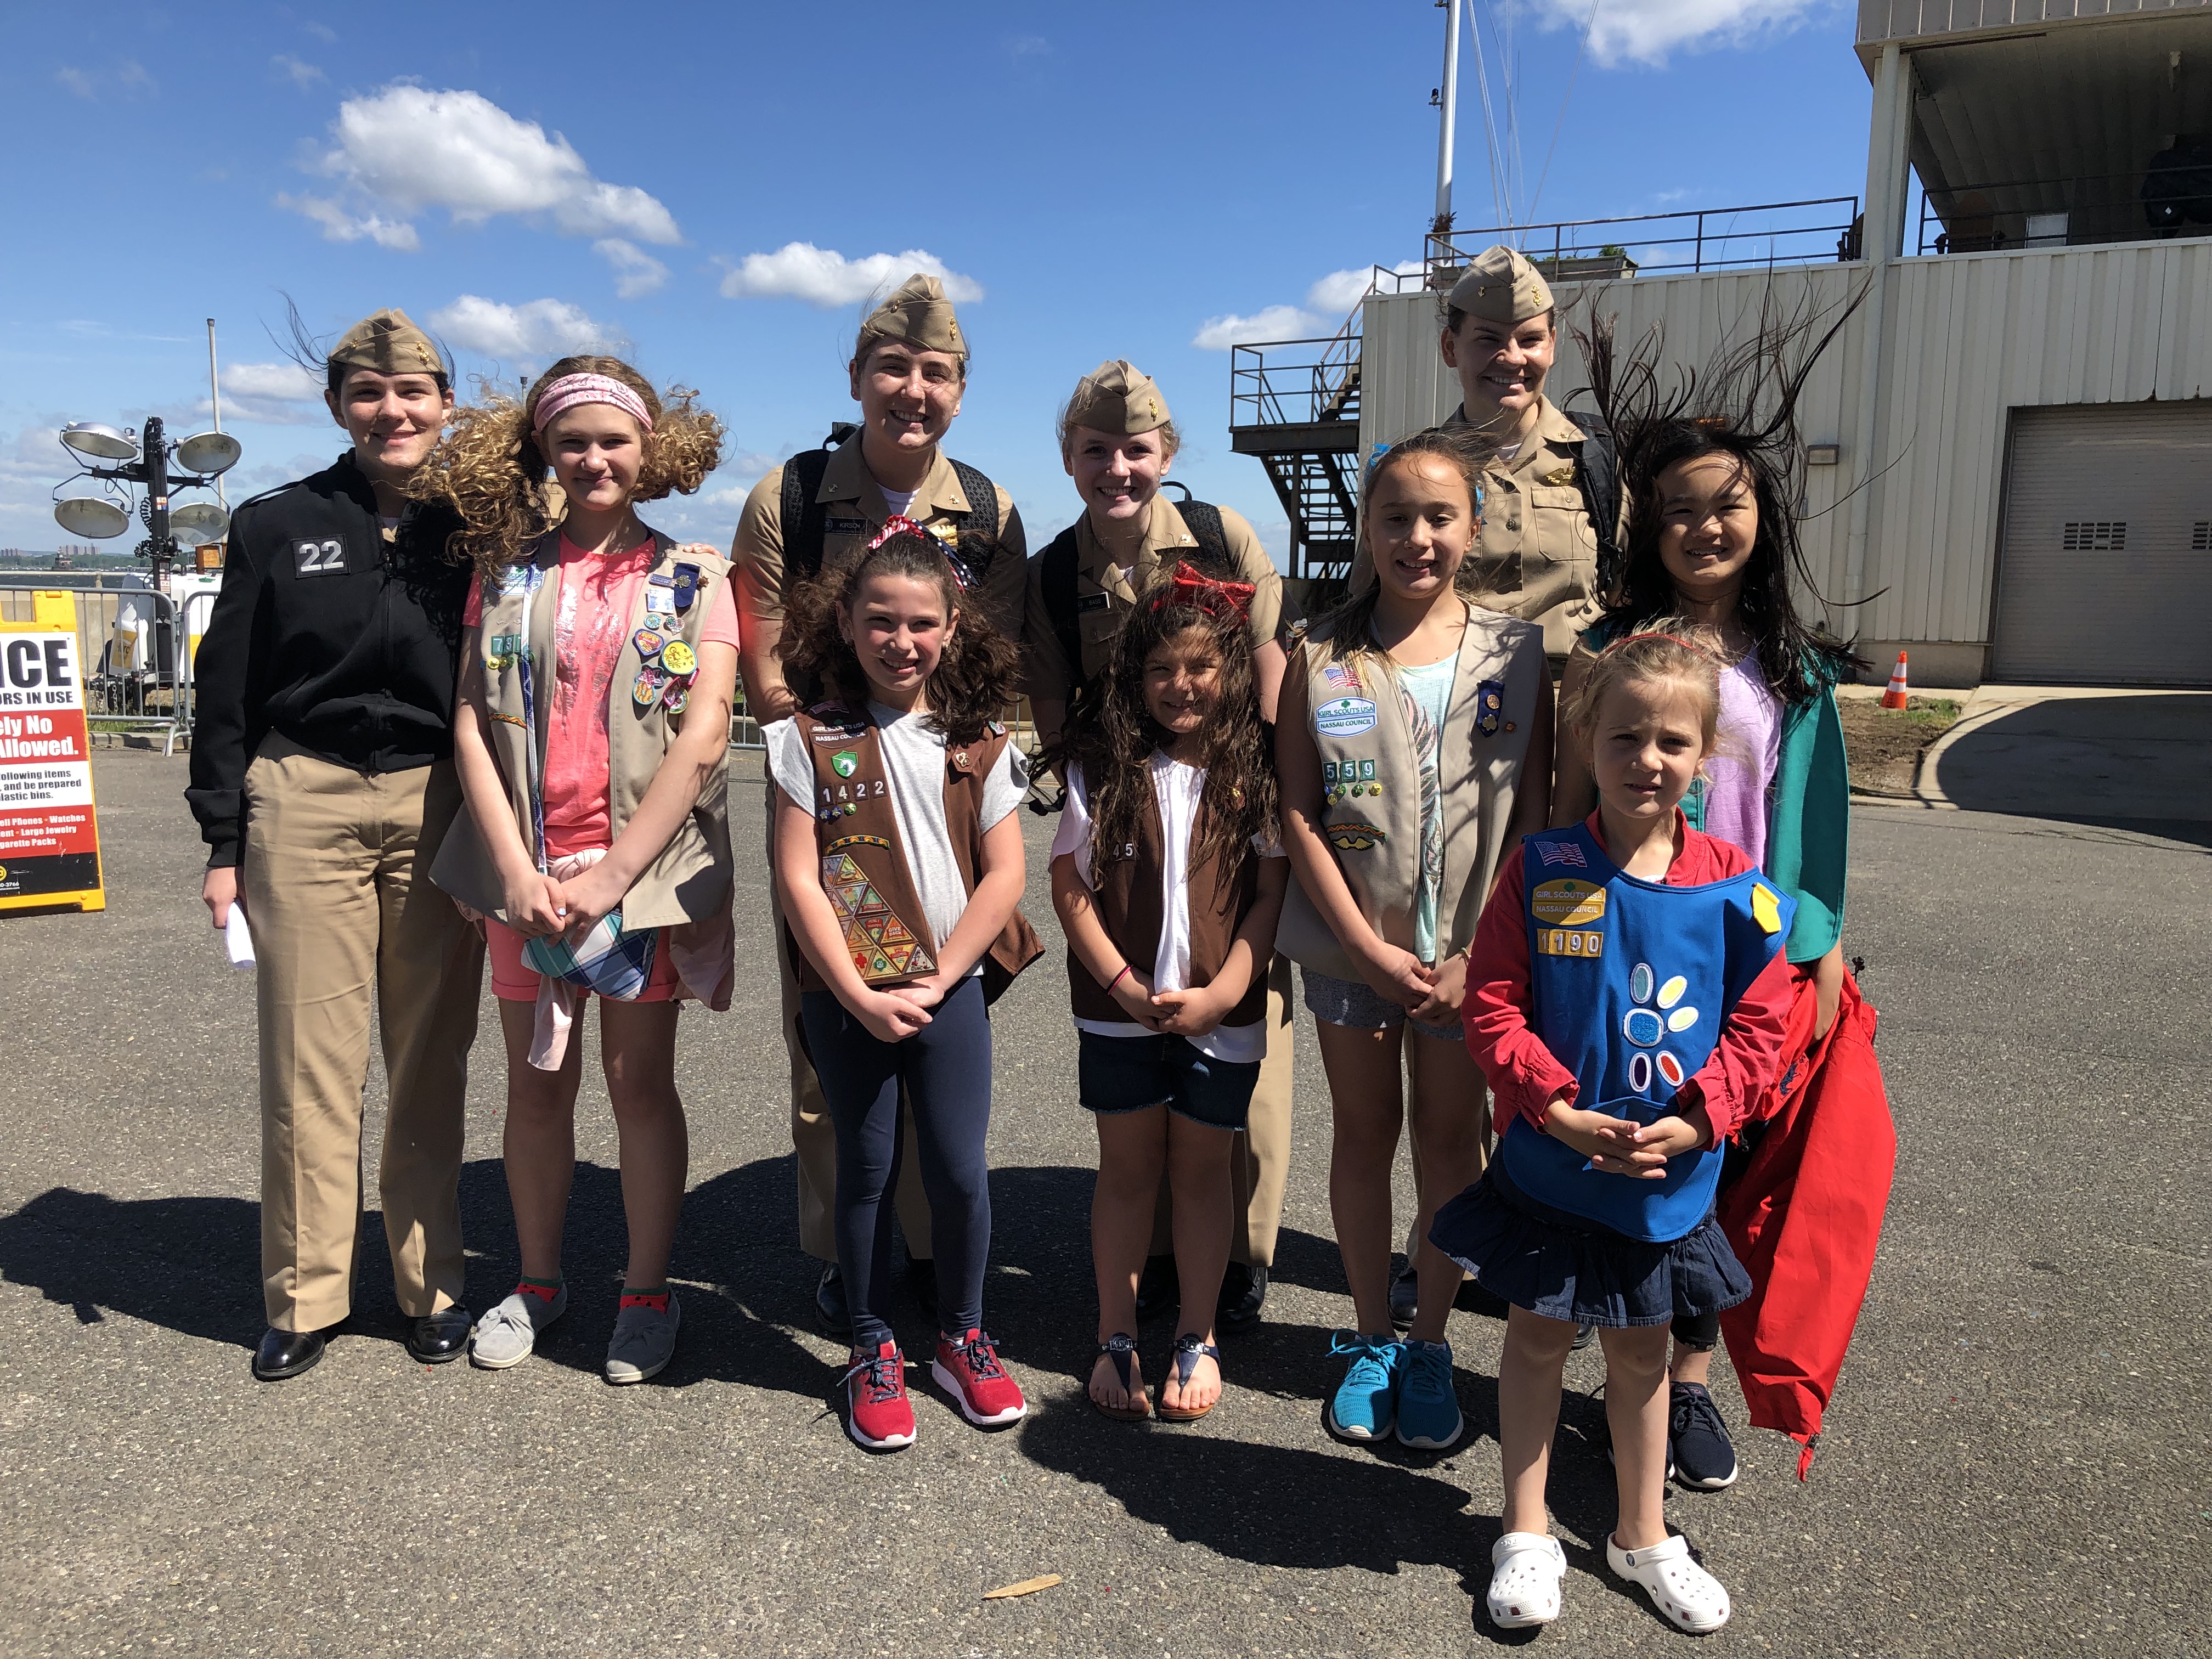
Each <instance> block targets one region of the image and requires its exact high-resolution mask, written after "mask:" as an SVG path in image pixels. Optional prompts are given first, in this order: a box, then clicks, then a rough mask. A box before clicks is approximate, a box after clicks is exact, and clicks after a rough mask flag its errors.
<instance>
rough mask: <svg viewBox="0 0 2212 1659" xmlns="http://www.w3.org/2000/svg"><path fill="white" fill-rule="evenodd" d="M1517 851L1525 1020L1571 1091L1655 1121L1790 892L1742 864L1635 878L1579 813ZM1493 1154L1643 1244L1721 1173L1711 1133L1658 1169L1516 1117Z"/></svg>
mask: <svg viewBox="0 0 2212 1659" xmlns="http://www.w3.org/2000/svg"><path fill="white" fill-rule="evenodd" d="M1521 857H1522V866H1523V872H1524V874H1525V875H1526V877H1527V878H1528V963H1529V978H1530V994H1531V998H1532V1000H1533V1002H1534V1015H1533V1018H1531V1020H1530V1026H1531V1029H1533V1030H1534V1031H1535V1033H1536V1035H1537V1036H1540V1037H1541V1038H1542V1039H1543V1041H1544V1046H1545V1047H1546V1048H1549V1049H1550V1050H1551V1051H1552V1054H1553V1057H1554V1058H1556V1059H1557V1060H1559V1064H1561V1065H1562V1066H1565V1067H1566V1068H1567V1069H1568V1070H1569V1071H1571V1072H1572V1073H1574V1074H1575V1080H1576V1082H1577V1085H1579V1086H1578V1089H1577V1097H1576V1103H1577V1105H1579V1106H1581V1107H1582V1108H1583V1109H1585V1110H1590V1111H1599V1112H1603V1113H1605V1114H1607V1115H1608V1116H1612V1117H1624V1118H1627V1119H1629V1120H1630V1121H1632V1122H1636V1123H1656V1121H1658V1120H1659V1119H1661V1118H1662V1117H1665V1116H1668V1115H1670V1114H1671V1113H1672V1112H1673V1111H1674V1105H1673V1102H1674V1092H1675V1091H1676V1090H1678V1089H1680V1087H1681V1086H1682V1085H1684V1084H1685V1083H1686V1082H1688V1081H1689V1079H1691V1078H1692V1077H1694V1076H1696V1075H1697V1073H1698V1071H1699V1068H1700V1067H1701V1066H1704V1065H1705V1062H1706V1060H1709V1059H1711V1057H1712V1052H1713V1049H1714V1048H1716V1047H1717V1045H1718V1043H1719V1042H1720V1035H1721V1027H1722V1026H1723V1024H1726V1023H1727V1021H1728V1017H1729V1012H1731V1011H1732V1010H1733V1009H1734V1008H1735V1005H1736V1002H1737V1000H1738V999H1740V998H1741V996H1742V995H1743V994H1744V992H1745V991H1747V989H1749V988H1750V986H1751V982H1752V981H1753V980H1755V979H1757V978H1758V977H1759V975H1760V974H1761V973H1762V972H1763V971H1765V967H1766V964H1767V963H1770V962H1771V961H1772V960H1773V959H1774V953H1775V952H1776V951H1778V950H1780V949H1781V948H1782V943H1783V941H1784V939H1787V938H1788V937H1789V935H1790V915H1791V913H1792V911H1793V910H1794V909H1795V908H1796V906H1795V905H1793V904H1792V903H1791V902H1790V899H1789V897H1788V896H1786V895H1784V894H1783V893H1782V892H1780V891H1779V890H1777V889H1776V888H1775V887H1774V886H1772V885H1771V884H1769V882H1768V881H1767V879H1766V878H1765V876H1763V875H1761V874H1760V873H1759V872H1758V871H1756V870H1747V871H1745V872H1743V873H1742V874H1741V875H1739V876H1733V877H1730V878H1729V879H1728V880H1726V881H1716V882H1709V883H1707V884H1704V885H1702V886H1698V887H1669V886H1667V885H1665V884H1662V883H1659V882H1650V881H1643V880H1639V879H1638V878H1636V877H1634V876H1632V875H1628V874H1626V872H1623V871H1622V870H1621V869H1620V866H1617V865H1615V864H1614V863H1613V860H1611V859H1609V858H1607V856H1606V854H1605V852H1604V849H1603V848H1601V847H1599V845H1598V843H1597V837H1596V836H1593V835H1592V834H1591V833H1590V832H1589V827H1588V826H1587V825H1584V824H1577V825H1576V826H1575V827H1574V828H1573V829H1553V830H1547V831H1546V832H1545V833H1544V834H1542V835H1541V836H1529V837H1528V839H1527V840H1526V841H1525V842H1523V843H1522V852H1521ZM1501 1153H1502V1156H1503V1157H1504V1159H1505V1173H1506V1174H1507V1175H1508V1176H1510V1177H1511V1178H1512V1180H1513V1182H1514V1184H1515V1185H1516V1186H1517V1187H1519V1188H1521V1189H1522V1191H1523V1192H1525V1193H1527V1194H1528V1195H1529V1196H1530V1197H1531V1198H1534V1199H1536V1200H1539V1201H1541V1202H1542V1203H1545V1204H1549V1205H1551V1206H1553V1207H1554V1208H1557V1209H1561V1210H1565V1211H1568V1212H1571V1213H1573V1214H1575V1215H1581V1216H1588V1217H1589V1218H1590V1219H1591V1220H1593V1221H1597V1222H1601V1223H1603V1224H1604V1225H1606V1226H1607V1227H1610V1228H1612V1229H1613V1231H1615V1232H1618V1233H1624V1234H1626V1235H1627V1237H1631V1238H1640V1239H1645V1240H1649V1241H1650V1242H1653V1243H1664V1242H1667V1241H1670V1240H1673V1239H1677V1238H1680V1237H1682V1236H1683V1235H1684V1234H1685V1233H1687V1232H1689V1231H1691V1230H1692V1228H1694V1227H1695V1226H1697V1225H1698V1224H1699V1222H1701V1221H1703V1220H1704V1219H1705V1216H1706V1213H1707V1212H1709V1211H1710V1210H1711V1208H1712V1206H1713V1192H1714V1189H1715V1188H1716V1187H1717V1185H1718V1184H1719V1182H1720V1176H1721V1152H1720V1149H1719V1148H1718V1147H1714V1148H1712V1149H1711V1150H1709V1151H1705V1152H1685V1153H1682V1154H1681V1155H1680V1157H1677V1158H1671V1159H1669V1160H1668V1164H1667V1176H1666V1178H1665V1179H1664V1180H1662V1181H1643V1180H1638V1179H1637V1178H1636V1177H1634V1176H1620V1175H1607V1174H1603V1173H1601V1172H1599V1171H1596V1170H1592V1169H1591V1168H1590V1167H1589V1163H1588V1161H1587V1160H1586V1159H1585V1158H1583V1155H1582V1154H1581V1153H1580V1152H1576V1151H1575V1150H1574V1149H1573V1148H1572V1147H1571V1146H1567V1145H1566V1144H1565V1142H1564V1141H1559V1140H1555V1139H1553V1138H1552V1137H1551V1136H1549V1135H1547V1134H1546V1133H1543V1132H1542V1131H1541V1130H1540V1129H1538V1128H1537V1127H1535V1126H1534V1125H1533V1124H1531V1123H1530V1122H1528V1120H1527V1119H1525V1118H1522V1117H1521V1116H1518V1115H1516V1116H1515V1118H1514V1120H1513V1121H1512V1122H1511V1123H1510V1124H1509V1125H1508V1126H1507V1127H1506V1130H1505V1135H1504V1140H1503V1142H1502V1145H1501Z"/></svg>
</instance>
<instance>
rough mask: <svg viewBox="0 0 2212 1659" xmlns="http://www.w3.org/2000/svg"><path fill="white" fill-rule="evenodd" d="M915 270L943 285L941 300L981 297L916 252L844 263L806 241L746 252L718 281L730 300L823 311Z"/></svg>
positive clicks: (974, 286) (971, 283)
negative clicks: (801, 304)
mask: <svg viewBox="0 0 2212 1659" xmlns="http://www.w3.org/2000/svg"><path fill="white" fill-rule="evenodd" d="M916 271H923V272H927V274H928V275H930V276H935V277H938V278H939V279H940V280H942V281H943V283H945V297H946V298H947V299H949V300H951V301H955V302H957V303H958V304H961V305H967V304H969V303H971V302H973V301H977V300H980V299H981V298H982V297H983V288H982V284H981V283H978V282H976V281H975V279H974V278H973V277H969V276H961V275H960V274H959V273H958V272H957V271H953V270H947V269H945V261H943V260H942V259H940V258H938V257H937V256H936V255H935V254H933V253H928V252H924V251H923V250H922V249H921V248H908V250H907V251H906V252H903V253H871V254H869V255H867V256H866V258H859V259H848V258H846V257H845V256H844V255H843V254H842V253H840V252H837V251H836V249H835V248H826V247H817V246H814V244H813V243H811V242H786V243H785V244H784V245H783V246H781V247H780V248H778V249H776V251H775V252H773V253H748V254H747V255H745V257H744V259H743V260H741V261H740V262H739V263H738V264H735V265H733V266H732V267H731V268H730V270H729V272H728V274H727V275H726V276H724V277H723V278H722V294H723V297H724V298H726V299H731V300H765V299H775V298H789V299H793V300H804V301H806V303H807V304H809V305H811V306H820V307H823V309H825V310H828V309H830V308H832V307H837V306H849V305H857V304H859V303H860V301H863V300H866V299H867V298H869V297H870V296H871V295H874V294H876V293H878V292H879V291H881V290H883V289H888V288H890V287H892V286H894V285H895V284H896V283H902V282H904V281H905V280H906V279H907V278H908V276H913V275H914V274H915V272H916Z"/></svg>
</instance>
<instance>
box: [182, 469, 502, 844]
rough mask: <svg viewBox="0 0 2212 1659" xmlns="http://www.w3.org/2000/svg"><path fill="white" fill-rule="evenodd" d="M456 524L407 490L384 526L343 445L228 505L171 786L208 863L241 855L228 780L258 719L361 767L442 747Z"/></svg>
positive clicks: (454, 604)
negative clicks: (411, 498) (188, 727)
mask: <svg viewBox="0 0 2212 1659" xmlns="http://www.w3.org/2000/svg"><path fill="white" fill-rule="evenodd" d="M458 523H459V521H458V520H456V519H455V518H454V517H453V513H451V511H450V510H449V509H447V508H445V507H426V506H417V505H413V504H410V506H409V507H408V508H407V511H406V512H405V513H404V514H403V515H402V516H401V519H400V521H399V525H398V528H397V529H396V530H395V531H394V532H393V533H392V539H391V540H389V541H386V539H385V536H384V531H383V527H382V525H381V524H380V521H379V520H378V518H377V513H376V494H375V491H374V489H372V488H371V487H370V485H369V482H368V478H367V477H364V476H363V475H362V471H361V469H360V467H359V466H357V465H356V464H355V462H354V458H353V452H352V451H350V450H349V451H347V452H346V453H344V454H343V455H341V456H340V457H339V458H338V459H337V464H336V465H332V466H331V467H328V468H326V469H325V470H324V471H320V472H318V473H316V474H314V475H313V477H307V478H302V479H301V480H300V481H299V482H298V483H289V484H286V485H284V486H283V488H282V489H273V490H271V491H270V492H269V493H268V494H267V495H257V496H255V497H254V498H253V499H252V501H247V502H246V503H245V504H243V505H242V506H240V507H239V509H238V511H237V513H236V514H235V515H234V518H233V520H232V522H231V531H230V541H229V549H228V553H227V554H226V556H225V557H224V560H223V570H222V592H220V593H218V594H217V595H216V602H215V611H214V613H213V615H212V616H211V617H210V618H209V622H208V629H207V633H206V635H204V637H203V638H202V639H201V641H200V647H199V654H198V656H197V659H195V661H194V670H195V684H194V687H193V702H194V704H195V710H194V720H193V723H192V748H191V787H188V788H187V789H186V790H185V800H186V801H187V802H188V803H189V804H190V805H191V809H192V816H193V817H196V818H197V819H198V820H199V826H200V835H201V836H202V837H203V838H204V840H205V841H206V842H207V844H208V846H209V848H210V849H211V852H210V857H209V860H208V864H209V866H210V868H222V867H223V866H230V865H235V864H236V863H237V862H238V860H239V838H240V833H241V830H240V814H241V811H242V807H241V803H240V790H241V789H242V788H243V787H244V785H245V782H246V767H247V765H248V764H249V763H252V759H253V755H254V751H255V750H257V749H258V748H259V747H260V746H261V743H262V739H264V738H266V737H268V736H269V735H270V733H271V732H276V733H277V734H279V735H281V736H283V737H286V738H290V739H291V740H292V741H293V742H294V743H296V744H299V745H300V746H301V748H302V749H305V750H307V751H308V752H309V753H310V754H313V755H315V756H317V757H320V758H321V759H323V760H326V761H329V762H331V763H333V764H334V765H338V766H346V767H350V768H352V769H355V770H356V771H358V772H362V773H364V774H367V773H376V772H404V771H407V770H410V769H412V768H415V767H418V766H428V765H429V764H430V763H432V762H434V761H438V760H442V759H444V758H445V757H447V756H448V755H451V754H452V753H453V678H454V668H455V665H456V663H457V661H458V658H459V647H460V637H461V612H462V610H463V608H464V606H465V604H466V602H467V599H468V591H469V567H468V566H467V565H465V564H453V563H451V562H448V561H447V557H446V543H447V538H448V537H449V536H450V535H451V534H452V533H453V531H454V530H455V529H456V528H457V527H458Z"/></svg>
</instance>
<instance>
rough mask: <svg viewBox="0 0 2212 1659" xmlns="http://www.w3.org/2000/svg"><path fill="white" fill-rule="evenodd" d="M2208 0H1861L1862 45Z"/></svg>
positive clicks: (2124, 13) (2185, 6) (2132, 12)
mask: <svg viewBox="0 0 2212 1659" xmlns="http://www.w3.org/2000/svg"><path fill="white" fill-rule="evenodd" d="M2204 3H2205V0H1859V16H1858V44H1859V45H1860V46H1872V45H1875V44H1876V43H1878V42H1881V41H1883V40H1917V39H1922V38H1924V37H1926V36H1929V35H1935V34H1958V33H1966V32H1968V31H1970V30H1974V29H2003V28H2032V27H2034V26H2035V25H2036V24H2038V23H2060V22H2073V21H2090V20H2093V19H2098V18H2106V17H2128V16H2132V15H2135V14H2136V13H2138V12H2161V11H2186V10H2190V9H2193V8H2195V7H2198V6H2202V5H2203V4H2204Z"/></svg>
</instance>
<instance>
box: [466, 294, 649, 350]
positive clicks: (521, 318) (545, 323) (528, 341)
mask: <svg viewBox="0 0 2212 1659" xmlns="http://www.w3.org/2000/svg"><path fill="white" fill-rule="evenodd" d="M430 326H431V327H432V328H434V329H435V330H436V331H438V332H439V333H440V334H442V335H443V336H445V337H446V339H447V341H448V342H449V343H451V344H453V345H455V346H458V347H459V348H460V349H462V350H464V351H473V352H475V353H477V355H478V356H483V357H499V358H517V359H536V358H541V357H562V356H568V355H570V354H572V353H576V352H593V351H596V352H619V351H623V350H625V349H628V347H629V339H628V338H627V337H625V336H624V335H623V331H621V330H620V329H618V328H615V327H613V326H611V325H608V324H605V323H601V322H597V321H594V320H593V319H592V318H591V317H589V316H588V315H586V313H585V312H584V311H583V309H582V308H581V307H578V306H572V305H570V304H569V303H568V301H566V300H532V301H527V302H526V303H525V304H522V305H519V306H509V305H501V304H500V303H499V301H495V300H487V299H485V298H483V296H482V295H476V294H464V295H461V297H460V298H459V299H458V300H456V301H453V304H451V305H449V306H447V307H446V308H445V309H444V310H442V311H437V312H433V313H431V316H430Z"/></svg>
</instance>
